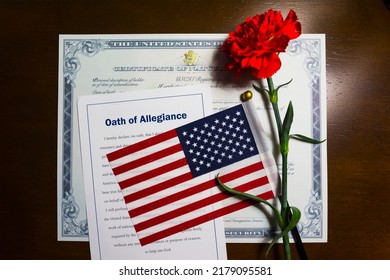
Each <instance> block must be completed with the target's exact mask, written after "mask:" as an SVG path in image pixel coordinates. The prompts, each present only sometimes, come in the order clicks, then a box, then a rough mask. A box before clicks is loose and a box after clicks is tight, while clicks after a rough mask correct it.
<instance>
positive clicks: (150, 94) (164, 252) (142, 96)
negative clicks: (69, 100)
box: [78, 87, 226, 260]
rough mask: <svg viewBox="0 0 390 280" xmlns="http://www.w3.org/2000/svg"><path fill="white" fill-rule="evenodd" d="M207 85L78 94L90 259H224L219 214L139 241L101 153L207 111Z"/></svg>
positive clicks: (181, 123)
mask: <svg viewBox="0 0 390 280" xmlns="http://www.w3.org/2000/svg"><path fill="white" fill-rule="evenodd" d="M209 90H210V89H209V88H204V89H199V88H191V87H186V88H172V89H160V90H142V91H137V92H132V93H123V94H109V95H89V96H81V97H79V102H78V114H79V127H80V142H81V151H82V163H83V164H82V166H83V174H84V188H85V198H86V208H87V217H88V225H89V226H88V229H89V242H90V250H91V257H92V259H145V260H146V259H149V260H150V259H226V241H225V235H224V226H223V220H222V219H215V220H213V221H210V222H207V223H204V224H202V225H200V226H197V227H193V228H190V229H187V230H185V231H183V232H180V233H177V234H175V235H172V236H170V237H168V238H165V239H162V240H159V241H157V242H155V243H152V244H148V245H145V246H141V245H140V242H139V240H138V237H137V234H136V232H135V230H134V227H133V224H132V222H131V219H130V217H129V214H128V213H127V211H128V210H127V207H126V205H125V202H124V199H123V195H122V193H121V190H120V187H119V185H118V184H117V182H116V179H115V176H114V174H113V173H112V170H111V168H110V166H109V162H108V160H107V156H106V155H107V153H110V152H112V151H115V150H118V149H120V148H122V147H125V146H128V145H130V144H134V143H136V142H139V141H141V140H143V139H146V138H149V137H151V136H154V135H157V134H160V133H161V132H164V131H166V130H169V129H173V128H176V127H178V126H181V125H184V124H186V123H188V122H191V121H194V120H197V119H200V118H203V117H205V116H206V115H209V114H210V113H211V97H210V93H209ZM151 183H152V182H151ZM210 195H211V194H210ZM210 207H212V206H210Z"/></svg>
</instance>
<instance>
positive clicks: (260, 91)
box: [252, 84, 269, 94]
mask: <svg viewBox="0 0 390 280" xmlns="http://www.w3.org/2000/svg"><path fill="white" fill-rule="evenodd" d="M252 86H253V88H254V89H255V90H256V91H257V92H259V93H261V94H265V93H267V94H269V91H268V90H267V89H265V88H261V87H259V86H256V85H255V84H252Z"/></svg>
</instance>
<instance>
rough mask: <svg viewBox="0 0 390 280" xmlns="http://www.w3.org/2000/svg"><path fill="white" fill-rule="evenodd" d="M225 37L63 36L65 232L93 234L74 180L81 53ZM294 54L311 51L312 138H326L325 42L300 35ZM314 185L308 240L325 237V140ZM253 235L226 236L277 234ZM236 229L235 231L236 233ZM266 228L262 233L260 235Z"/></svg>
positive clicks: (204, 44)
mask: <svg viewBox="0 0 390 280" xmlns="http://www.w3.org/2000/svg"><path fill="white" fill-rule="evenodd" d="M222 43H223V41H220V40H204V39H203V40H202V39H193V40H142V39H134V40H129V39H124V40H121V39H115V40H100V39H64V41H63V44H64V45H63V50H64V53H63V65H62V67H63V77H62V78H63V143H62V145H63V147H62V156H63V165H62V206H61V211H62V212H61V216H62V218H61V223H62V224H61V227H62V236H63V237H88V223H87V220H86V219H84V220H81V221H79V217H78V216H79V209H80V208H79V205H77V203H76V202H75V199H74V195H73V188H72V185H71V176H72V174H71V164H72V162H71V161H72V159H71V151H72V143H71V139H72V96H73V89H74V87H75V86H76V85H75V79H76V76H77V72H78V71H79V69H80V68H81V64H80V60H79V56H80V55H84V56H87V57H92V56H94V55H96V54H97V53H99V52H101V51H105V50H117V49H155V48H157V49H169V48H171V49H188V48H194V49H201V48H203V49H210V48H219V47H220V46H221V45H222ZM286 51H287V53H288V54H290V55H301V54H303V53H306V54H307V57H306V59H305V64H304V68H305V70H306V71H307V73H308V76H309V81H310V84H309V87H310V89H311V93H312V106H313V115H312V123H313V131H312V137H313V138H315V139H320V138H321V103H320V100H321V98H320V97H321V94H324V93H321V87H320V85H321V74H322V73H321V57H320V56H321V53H322V52H321V51H322V50H321V41H320V40H319V39H297V40H294V41H292V42H290V45H289V47H288V49H287V50H286ZM312 160H313V165H312V171H313V185H312V188H311V198H310V201H309V202H308V205H307V206H306V207H305V209H304V214H305V215H306V217H307V222H306V223H305V224H303V223H302V222H301V223H300V224H299V225H298V230H299V232H300V234H301V236H302V238H303V239H305V238H321V237H322V236H323V235H322V232H323V231H322V229H323V204H322V185H321V176H322V173H321V168H322V167H321V145H314V146H313V159H312ZM246 230H247V231H250V232H252V233H253V234H249V235H245V236H244V235H242V234H241V233H242V232H243V229H231V228H230V229H225V233H226V237H227V238H234V237H236V238H243V237H245V238H256V237H260V236H262V237H263V236H272V235H273V234H274V233H273V232H272V230H269V229H261V230H259V229H256V228H254V229H246ZM235 231H236V232H235ZM258 232H261V233H260V234H259V235H256V234H257V233H258Z"/></svg>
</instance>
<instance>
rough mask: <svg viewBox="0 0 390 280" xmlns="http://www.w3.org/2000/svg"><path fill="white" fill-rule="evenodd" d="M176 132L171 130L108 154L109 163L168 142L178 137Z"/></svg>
mask: <svg viewBox="0 0 390 280" xmlns="http://www.w3.org/2000/svg"><path fill="white" fill-rule="evenodd" d="M176 136H177V134H176V130H174V129H173V130H169V131H167V132H164V133H161V134H158V135H156V136H153V137H150V138H147V139H145V140H142V141H140V142H137V143H134V144H132V145H130V146H127V147H124V148H122V149H119V150H117V151H114V152H112V153H109V154H107V159H108V161H113V160H116V159H119V158H121V157H124V156H127V155H129V154H132V153H134V152H137V151H139V150H142V149H145V148H147V147H149V146H153V145H156V144H158V143H161V142H164V141H166V140H169V139H171V138H174V137H176Z"/></svg>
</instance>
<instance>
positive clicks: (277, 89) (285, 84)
mask: <svg viewBox="0 0 390 280" xmlns="http://www.w3.org/2000/svg"><path fill="white" fill-rule="evenodd" d="M292 80H293V79H291V80H290V81H288V82H287V83H284V84H282V85H280V86H278V87H277V88H276V91H279V89H280V88H281V87H284V86H287V85H288V84H289V83H291V82H292Z"/></svg>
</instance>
